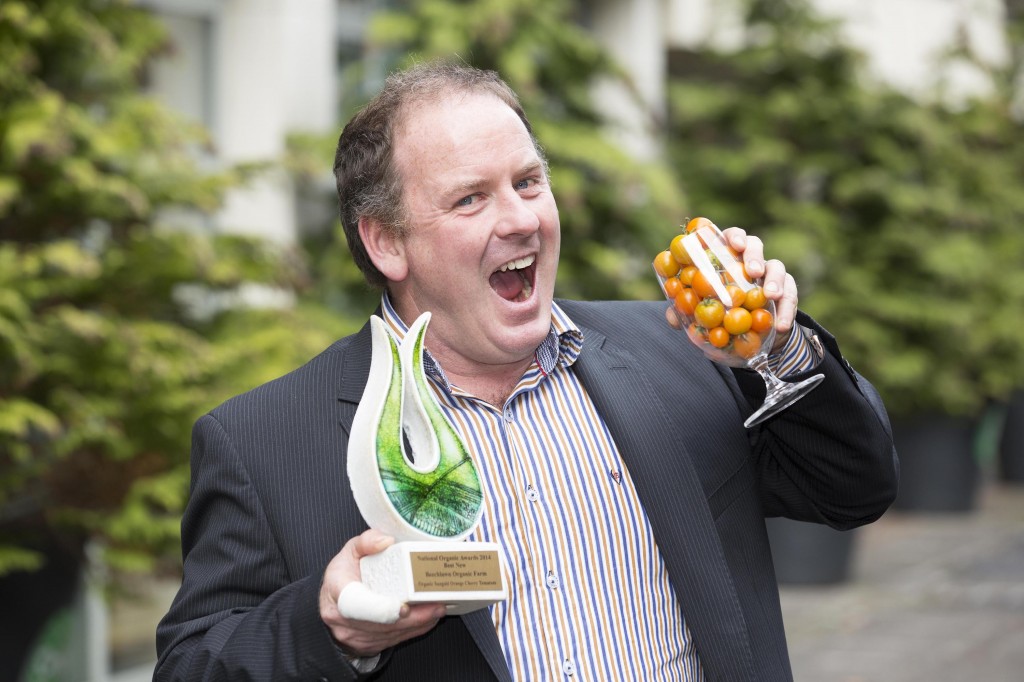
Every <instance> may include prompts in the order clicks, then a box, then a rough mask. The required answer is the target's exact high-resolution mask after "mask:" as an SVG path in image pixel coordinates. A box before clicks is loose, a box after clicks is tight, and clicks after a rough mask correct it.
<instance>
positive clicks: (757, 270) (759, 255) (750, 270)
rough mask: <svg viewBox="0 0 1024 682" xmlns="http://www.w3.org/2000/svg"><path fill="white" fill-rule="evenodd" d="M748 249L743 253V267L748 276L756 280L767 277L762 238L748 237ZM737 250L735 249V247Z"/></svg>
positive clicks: (746, 239)
mask: <svg viewBox="0 0 1024 682" xmlns="http://www.w3.org/2000/svg"><path fill="white" fill-rule="evenodd" d="M744 242H745V243H746V247H745V248H744V249H743V250H742V251H741V253H742V255H743V267H744V268H746V270H747V274H748V275H750V276H751V277H752V278H754V279H758V278H759V277H762V276H764V275H765V270H766V264H765V262H764V242H762V241H761V238H760V237H755V236H754V235H746V237H745V238H744ZM733 248H735V247H733Z"/></svg>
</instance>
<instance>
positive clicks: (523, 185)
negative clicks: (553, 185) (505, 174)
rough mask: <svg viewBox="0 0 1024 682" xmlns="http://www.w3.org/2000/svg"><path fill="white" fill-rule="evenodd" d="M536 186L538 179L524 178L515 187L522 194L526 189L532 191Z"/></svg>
mask: <svg viewBox="0 0 1024 682" xmlns="http://www.w3.org/2000/svg"><path fill="white" fill-rule="evenodd" d="M536 184H537V179H536V178H523V179H522V180H520V181H519V182H517V183H516V184H515V185H514V187H515V188H516V191H517V192H521V191H522V190H524V189H530V188H531V187H533V186H534V185H536Z"/></svg>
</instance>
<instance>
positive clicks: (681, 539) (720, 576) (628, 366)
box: [573, 328, 754, 681]
mask: <svg viewBox="0 0 1024 682" xmlns="http://www.w3.org/2000/svg"><path fill="white" fill-rule="evenodd" d="M582 331H583V337H584V346H583V350H582V352H581V353H580V355H579V358H578V359H577V360H576V362H575V363H574V365H573V368H574V371H575V372H576V374H577V376H578V377H579V378H580V381H581V382H582V383H583V385H584V386H585V387H586V389H587V393H588V394H589V395H590V398H591V400H593V402H594V404H595V406H596V407H597V410H598V412H599V413H600V414H601V416H602V418H603V419H604V421H605V423H606V424H607V426H608V429H609V431H610V432H611V434H612V436H613V437H614V439H615V443H616V445H617V446H618V449H619V452H620V454H621V456H622V458H623V460H624V462H625V464H626V466H627V467H628V468H629V472H630V476H631V477H632V479H633V482H634V484H635V485H636V488H637V493H638V495H639V497H640V500H641V502H642V503H643V506H644V510H645V512H646V514H647V518H648V519H649V521H650V523H651V527H652V530H653V531H654V537H655V538H656V539H657V543H658V548H659V550H660V551H661V554H662V556H663V558H664V560H665V564H666V568H667V569H668V572H669V576H670V577H671V581H672V584H673V587H674V588H675V590H676V594H677V595H678V596H679V601H680V604H681V605H682V608H683V614H684V617H685V619H686V623H687V625H688V627H689V628H690V631H691V633H692V634H693V636H694V638H695V640H696V643H697V648H698V651H699V654H700V657H701V662H702V665H703V666H704V667H705V671H706V673H708V675H707V676H708V679H709V680H711V679H725V680H735V681H738V680H753V679H754V671H753V652H752V649H751V645H750V641H749V632H748V630H747V627H746V624H745V619H744V617H743V612H742V610H741V609H740V606H739V598H738V596H737V593H736V588H735V586H734V585H733V582H732V578H731V574H730V571H729V569H728V565H727V563H726V560H725V554H724V552H723V549H722V545H721V540H720V538H719V535H718V532H717V531H716V529H715V524H714V520H713V519H712V517H711V512H710V509H709V507H708V504H707V500H706V498H705V495H704V491H703V489H702V487H701V484H700V480H699V479H698V477H697V472H696V470H695V468H694V466H693V462H692V460H691V457H690V455H689V453H688V452H687V450H686V443H685V442H684V441H685V434H683V437H680V436H681V434H679V433H676V432H674V431H673V430H672V429H669V428H666V425H667V424H672V423H674V421H673V420H672V419H671V417H670V415H669V414H668V412H667V411H666V409H665V405H666V404H667V403H668V401H667V400H666V398H667V396H662V395H656V394H655V391H654V390H653V388H652V384H651V382H650V381H649V380H648V378H647V376H646V374H645V372H644V369H643V368H642V367H641V365H640V363H639V362H638V361H637V360H636V358H635V357H634V356H633V355H632V354H631V353H630V352H629V351H628V350H626V349H623V348H613V344H612V342H610V341H608V340H607V339H606V338H605V337H604V336H603V335H602V334H601V333H600V332H598V331H596V330H594V329H590V328H584V329H583V330H582ZM666 453H667V454H666Z"/></svg>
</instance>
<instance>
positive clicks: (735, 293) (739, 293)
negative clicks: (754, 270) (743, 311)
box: [725, 284, 747, 308]
mask: <svg viewBox="0 0 1024 682" xmlns="http://www.w3.org/2000/svg"><path fill="white" fill-rule="evenodd" d="M725 290H726V291H728V292H729V297H730V298H732V305H733V307H734V308H735V307H737V306H741V305H743V299H745V298H746V297H747V292H745V291H743V289H740V288H739V287H738V286H736V285H735V284H726V285H725Z"/></svg>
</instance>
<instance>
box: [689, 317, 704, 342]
mask: <svg viewBox="0 0 1024 682" xmlns="http://www.w3.org/2000/svg"><path fill="white" fill-rule="evenodd" d="M686 335H687V336H689V337H690V340H691V341H693V342H694V343H695V344H697V345H698V346H702V345H704V342H705V341H707V336H706V335H705V330H704V329H703V328H702V327H701V326H700V325H698V324H697V323H696V322H694V323H692V324H691V325H690V326H689V327H687V328H686Z"/></svg>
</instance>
